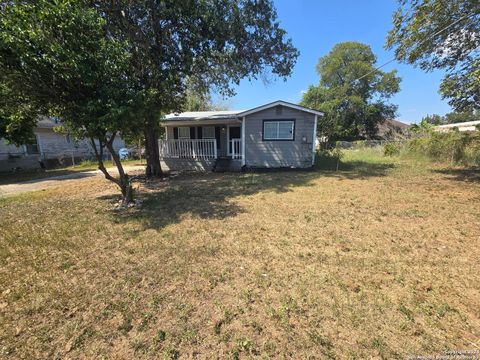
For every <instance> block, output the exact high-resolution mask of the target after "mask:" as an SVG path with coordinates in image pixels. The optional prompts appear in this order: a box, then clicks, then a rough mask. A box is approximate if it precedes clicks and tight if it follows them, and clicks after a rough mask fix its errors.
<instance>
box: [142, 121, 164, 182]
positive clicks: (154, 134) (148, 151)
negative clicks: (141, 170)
mask: <svg viewBox="0 0 480 360" xmlns="http://www.w3.org/2000/svg"><path fill="white" fill-rule="evenodd" d="M144 134H145V156H146V159H147V167H146V169H145V176H147V177H151V176H162V168H161V166H160V153H159V150H158V128H157V126H156V125H152V126H147V127H146V129H145V132H144Z"/></svg>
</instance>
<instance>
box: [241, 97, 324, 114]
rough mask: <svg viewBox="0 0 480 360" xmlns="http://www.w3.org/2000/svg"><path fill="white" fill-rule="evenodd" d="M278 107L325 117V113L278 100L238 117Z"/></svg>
mask: <svg viewBox="0 0 480 360" xmlns="http://www.w3.org/2000/svg"><path fill="white" fill-rule="evenodd" d="M278 105H281V106H285V107H288V108H291V109H295V110H299V111H304V112H307V113H310V114H315V115H319V116H323V115H324V114H323V112H321V111H317V110H314V109H310V108H307V107H305V106H300V105H297V104H292V103H289V102H286V101H283V100H277V101H274V102H271V103H268V104H265V105H262V106H257V107H255V108H253V109H250V110H247V111H244V112H241V113H239V114H237V115H238V116H240V117H242V116H247V115H250V114H254V113H256V112H259V111H263V110H267V109H270V108H272V107H275V106H278Z"/></svg>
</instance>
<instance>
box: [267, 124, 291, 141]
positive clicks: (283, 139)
mask: <svg viewBox="0 0 480 360" xmlns="http://www.w3.org/2000/svg"><path fill="white" fill-rule="evenodd" d="M295 120H296V119H263V121H262V141H295V128H296V121H295ZM281 122H291V123H292V137H291V138H274V139H272V138H266V137H265V123H281ZM278 130H279V128H278V125H277V136H278V132H279V131H278Z"/></svg>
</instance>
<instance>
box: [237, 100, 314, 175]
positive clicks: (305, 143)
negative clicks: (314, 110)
mask: <svg viewBox="0 0 480 360" xmlns="http://www.w3.org/2000/svg"><path fill="white" fill-rule="evenodd" d="M283 119H294V120H295V129H294V131H295V133H294V140H275V141H269V140H263V137H262V135H263V121H264V120H283ZM314 126H315V115H313V114H310V113H307V112H303V111H299V110H296V109H292V108H287V107H285V106H281V107H274V108H270V109H266V110H263V111H259V112H256V113H254V114H251V115H248V116H246V117H245V165H246V166H247V167H296V168H305V167H310V166H311V165H312V156H313V154H312V141H313V130H314Z"/></svg>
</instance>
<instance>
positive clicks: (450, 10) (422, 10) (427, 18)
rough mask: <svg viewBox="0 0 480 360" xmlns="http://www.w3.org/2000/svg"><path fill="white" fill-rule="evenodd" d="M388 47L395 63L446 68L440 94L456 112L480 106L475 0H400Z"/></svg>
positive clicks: (479, 25)
mask: <svg viewBox="0 0 480 360" xmlns="http://www.w3.org/2000/svg"><path fill="white" fill-rule="evenodd" d="M398 4H399V6H398V9H397V10H396V12H395V13H394V14H393V28H392V29H391V30H390V32H389V34H388V37H387V41H386V48H387V49H395V57H396V58H397V59H398V60H399V61H403V62H406V63H409V64H415V65H418V66H420V68H421V69H423V70H426V71H432V70H434V69H445V70H446V72H447V73H446V76H445V77H444V79H443V81H442V83H441V85H440V92H441V94H442V96H443V98H446V99H448V100H449V104H450V105H451V106H452V107H453V108H455V109H456V110H457V111H466V110H472V109H480V59H479V53H480V6H479V2H478V0H455V1H451V0H428V1H427V0H399V1H398Z"/></svg>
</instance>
